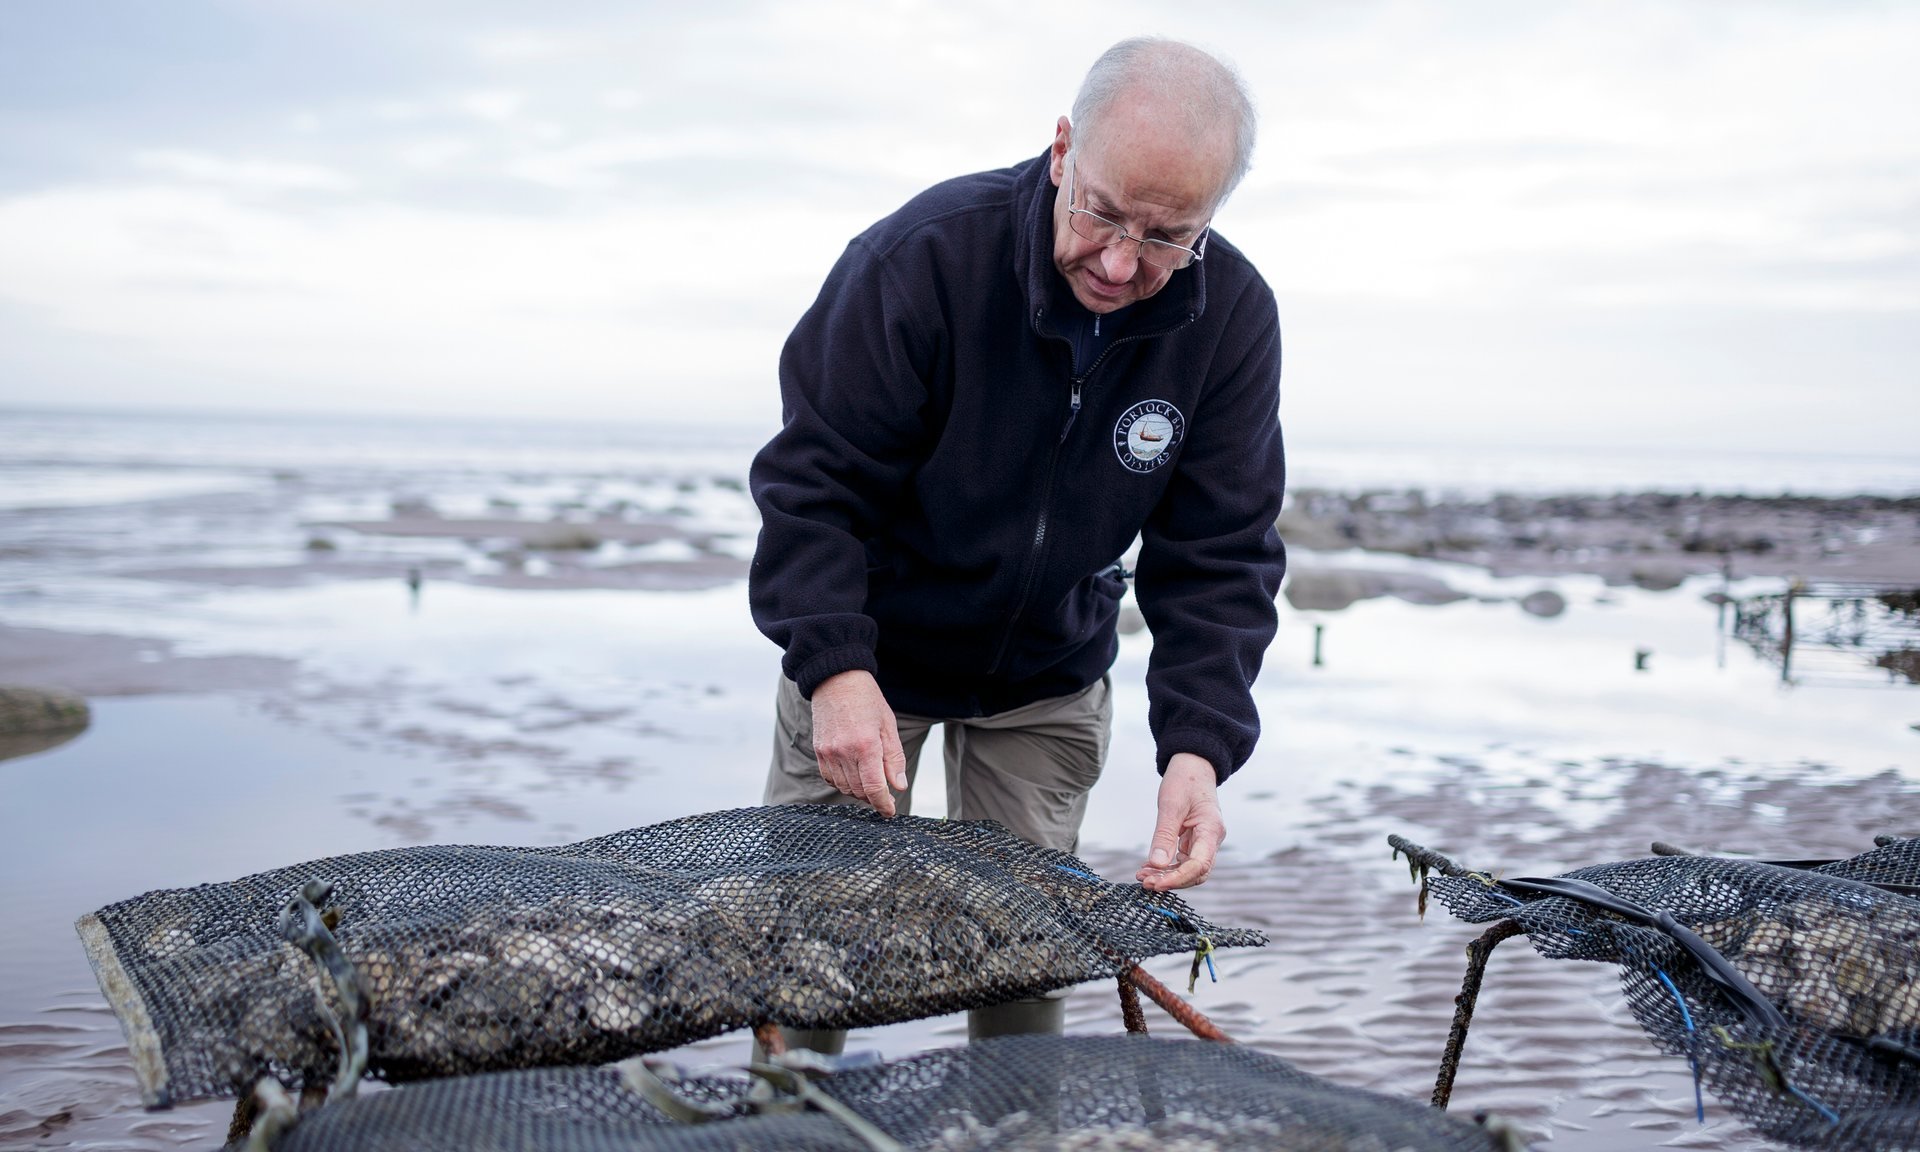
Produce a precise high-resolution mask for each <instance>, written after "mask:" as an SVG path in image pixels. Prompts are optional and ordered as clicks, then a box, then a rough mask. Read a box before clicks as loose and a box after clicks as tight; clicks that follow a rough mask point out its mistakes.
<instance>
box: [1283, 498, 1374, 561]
mask: <svg viewBox="0 0 1920 1152" xmlns="http://www.w3.org/2000/svg"><path fill="white" fill-rule="evenodd" d="M1274 527H1276V528H1278V529H1279V530H1280V539H1282V540H1284V541H1286V543H1287V547H1289V548H1306V549H1309V550H1311V551H1314V552H1337V551H1340V550H1341V549H1343V548H1351V547H1353V546H1354V542H1353V540H1352V539H1350V538H1348V537H1347V536H1345V535H1344V534H1342V533H1341V531H1340V529H1339V528H1338V527H1336V526H1335V525H1332V524H1328V523H1326V522H1324V521H1320V520H1315V519H1314V518H1313V517H1311V516H1309V515H1307V514H1306V513H1305V512H1303V511H1301V510H1300V509H1299V508H1298V507H1296V506H1293V505H1289V506H1287V507H1286V508H1284V509H1282V510H1281V512H1280V518H1279V519H1277V520H1275V521H1274Z"/></svg>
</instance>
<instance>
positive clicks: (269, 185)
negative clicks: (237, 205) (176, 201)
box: [133, 151, 355, 192]
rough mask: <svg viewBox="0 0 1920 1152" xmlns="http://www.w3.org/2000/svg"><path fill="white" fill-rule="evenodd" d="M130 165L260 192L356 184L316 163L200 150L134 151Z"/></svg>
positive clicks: (342, 187)
mask: <svg viewBox="0 0 1920 1152" xmlns="http://www.w3.org/2000/svg"><path fill="white" fill-rule="evenodd" d="M133 165H134V167H136V168H141V169H145V170H146V171H149V172H153V173H156V174H158V175H162V176H172V177H175V178H177V179H180V180H183V181H188V182H190V183H195V184H216V185H221V186H224V187H228V188H234V189H248V190H255V191H263V192H351V191H353V189H354V187H355V184H354V181H353V180H352V179H351V178H349V177H347V176H345V175H344V174H342V173H339V172H335V171H332V170H330V169H327V168H323V167H321V166H319V165H316V164H297V163H285V162H278V161H273V160H255V159H231V158H227V157H222V156H209V155H207V154H205V153H201V152H182V151H144V152H137V153H135V154H134V157H133Z"/></svg>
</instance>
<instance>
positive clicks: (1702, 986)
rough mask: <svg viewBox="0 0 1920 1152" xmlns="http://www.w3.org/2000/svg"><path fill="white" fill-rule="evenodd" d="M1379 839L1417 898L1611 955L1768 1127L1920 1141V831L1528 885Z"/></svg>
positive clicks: (1551, 945) (1535, 939)
mask: <svg viewBox="0 0 1920 1152" xmlns="http://www.w3.org/2000/svg"><path fill="white" fill-rule="evenodd" d="M1392 842H1393V844H1394V847H1395V849H1396V852H1406V853H1407V854H1408V856H1409V859H1410V860H1411V861H1412V862H1413V864H1414V865H1415V866H1416V868H1417V869H1418V870H1419V871H1420V872H1421V873H1422V874H1423V888H1422V900H1423V902H1424V900H1425V897H1426V896H1427V894H1428V893H1431V894H1432V895H1433V896H1435V897H1437V898H1438V899H1439V900H1440V901H1441V902H1442V903H1443V904H1445V905H1446V906H1447V908H1448V910H1449V911H1450V912H1452V913H1453V915H1455V916H1457V917H1459V918H1460V919H1462V920H1465V921H1468V922H1470V923H1486V922H1489V921H1509V922H1511V923H1513V924H1515V925H1517V926H1518V927H1519V928H1520V930H1522V931H1524V932H1525V933H1526V935H1527V937H1528V940H1529V941H1530V942H1531V943H1532V945H1533V947H1534V949H1535V950H1536V951H1537V952H1539V953H1540V954H1541V955H1543V956H1547V957H1550V958H1555V959H1573V960H1595V961H1601V962H1604V963H1610V964H1615V965H1618V966H1619V968H1620V979H1621V987H1622V989H1623V990H1624V992H1625V994H1626V997H1627V1001H1628V1004H1629V1006H1630V1008H1631V1010H1632V1012H1633V1014H1634V1017H1635V1019H1637V1020H1638V1021H1639V1023H1640V1025H1641V1027H1642V1029H1644V1030H1645V1032H1646V1033H1647V1035H1648V1036H1649V1037H1650V1038H1651V1039H1652V1040H1653V1041H1654V1043H1655V1045H1656V1046H1658V1047H1659V1048H1660V1049H1661V1050H1662V1051H1665V1052H1668V1053H1671V1054H1674V1055H1679V1056H1684V1057H1686V1058H1687V1059H1688V1060H1689V1062H1690V1063H1691V1064H1692V1067H1693V1070H1694V1074H1695V1077H1696V1082H1697V1083H1700V1084H1704V1085H1705V1086H1706V1088H1707V1089H1709V1090H1710V1091H1712V1093H1713V1094H1714V1095H1715V1096H1716V1097H1717V1098H1718V1099H1720V1100H1721V1101H1722V1102H1724V1103H1725V1104H1726V1105H1727V1106H1728V1107H1729V1108H1731V1109H1732V1110H1733V1111H1734V1112H1735V1113H1736V1114H1737V1115H1739V1116H1740V1117H1741V1118H1742V1119H1743V1120H1745V1121H1746V1122H1747V1123H1748V1124H1750V1125H1751V1126H1753V1127H1754V1128H1755V1129H1757V1130H1758V1131H1760V1132H1761V1133H1763V1134H1765V1135H1766V1136H1768V1137H1770V1138H1772V1139H1774V1140H1778V1141H1780V1142H1782V1143H1787V1144H1793V1145H1796V1146H1800V1147H1808V1148H1832V1149H1913V1150H1920V980H1917V979H1916V978H1917V977H1920V900H1917V899H1915V898H1914V897H1913V896H1911V895H1907V894H1906V893H1907V892H1909V891H1912V890H1913V885H1914V883H1915V881H1916V880H1920V839H1908V840H1891V841H1883V842H1882V844H1881V845H1880V846H1879V847H1877V848H1875V849H1874V850H1872V851H1870V852H1866V853H1863V854H1861V855H1859V856H1855V857H1852V858H1849V859H1846V860H1839V861H1832V862H1827V863H1824V864H1820V865H1818V866H1817V867H1808V866H1805V865H1806V864H1808V863H1809V862H1798V865H1795V866H1790V865H1782V864H1772V863H1765V862H1760V861H1755V860H1747V859H1728V858H1723V857H1713V856H1691V855H1669V856H1658V857H1653V858H1650V859H1643V860H1623V861H1618V862H1615V863H1609V864H1600V865H1595V866H1593V867H1588V868H1581V869H1577V870H1575V871H1572V872H1568V873H1565V874H1564V875H1563V876H1560V877H1555V878H1552V879H1536V880H1529V879H1517V880H1506V879H1496V878H1495V877H1493V876H1491V875H1488V874H1486V873H1478V872H1470V871H1467V870H1466V869H1463V868H1460V867H1459V866H1457V865H1455V864H1454V863H1453V862H1452V861H1451V860H1449V859H1447V858H1446V857H1445V856H1442V855H1440V854H1439V853H1436V852H1431V851H1429V850H1427V849H1424V848H1421V847H1419V846H1418V845H1413V844H1410V843H1408V842H1407V841H1404V840H1401V839H1399V838H1397V837H1395V838H1392ZM1429 869H1431V870H1433V871H1435V872H1439V873H1440V875H1425V873H1426V872H1427V871H1428V870H1429ZM1488 947H1489V948H1490V947H1491V944H1489V945H1488ZM1479 962H1482V963H1483V962H1484V953H1482V954H1481V955H1480V957H1479ZM1471 979H1472V978H1471V977H1470V980H1471ZM1463 1007H1464V1008H1466V1010H1467V1011H1469V1012H1470V1011H1471V1007H1470V1002H1469V1003H1468V1004H1465V1005H1463ZM1464 1028H1465V1025H1464V1023H1462V1022H1459V1021H1456V1036H1457V1037H1458V1038H1460V1039H1464ZM1443 1075H1444V1073H1443Z"/></svg>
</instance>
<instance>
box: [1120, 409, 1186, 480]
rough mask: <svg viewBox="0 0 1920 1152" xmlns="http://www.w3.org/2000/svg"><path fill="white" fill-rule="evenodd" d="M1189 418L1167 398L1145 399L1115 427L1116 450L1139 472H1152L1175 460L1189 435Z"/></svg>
mask: <svg viewBox="0 0 1920 1152" xmlns="http://www.w3.org/2000/svg"><path fill="white" fill-rule="evenodd" d="M1186 431H1187V421H1186V417H1184V416H1182V415H1180V409H1178V408H1175V407H1174V406H1173V405H1171V404H1169V403H1167V402H1166V401H1165V400H1142V401H1140V403H1138V404H1135V405H1134V406H1133V407H1131V408H1129V409H1127V410H1126V412H1125V414H1123V415H1122V416H1121V417H1120V420H1119V422H1118V423H1116V424H1114V426H1113V450H1114V452H1115V453H1116V454H1117V455H1119V457H1120V463H1122V464H1124V465H1126V466H1127V467H1129V468H1131V469H1133V470H1134V471H1135V472H1151V471H1153V470H1154V469H1155V468H1158V467H1160V465H1162V464H1165V463H1166V462H1167V461H1169V460H1171V459H1173V450H1174V448H1176V447H1178V446H1179V444H1180V438H1181V437H1182V436H1184V435H1186Z"/></svg>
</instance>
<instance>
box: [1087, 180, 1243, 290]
mask: <svg viewBox="0 0 1920 1152" xmlns="http://www.w3.org/2000/svg"><path fill="white" fill-rule="evenodd" d="M1076 167H1077V165H1075V164H1073V163H1068V165H1067V223H1068V224H1069V225H1071V226H1072V228H1073V230H1074V232H1075V233H1077V234H1078V235H1079V236H1080V238H1081V239H1083V240H1091V241H1092V242H1093V243H1095V244H1098V245H1100V247H1102V248H1111V247H1113V246H1114V245H1115V244H1119V243H1122V242H1124V241H1127V240H1131V241H1133V242H1134V243H1135V244H1138V245H1139V246H1140V259H1141V260H1143V261H1145V262H1146V263H1148V264H1151V265H1153V266H1154V267H1155V268H1165V269H1167V270H1168V271H1170V272H1178V271H1179V270H1180V269H1182V268H1185V267H1186V266H1187V265H1189V264H1191V263H1193V262H1194V261H1195V260H1204V259H1206V255H1207V236H1208V235H1209V234H1210V233H1211V231H1212V226H1211V225H1209V226H1208V227H1206V228H1203V229H1201V230H1200V241H1199V243H1197V244H1195V245H1194V246H1193V247H1192V248H1186V247H1183V246H1181V245H1179V244H1175V243H1174V242H1172V241H1171V240H1144V239H1142V238H1140V237H1138V236H1130V235H1128V234H1127V230H1126V229H1125V228H1122V227H1120V225H1118V224H1115V223H1114V222H1113V221H1111V220H1109V219H1107V218H1106V217H1105V216H1102V215H1100V214H1099V213H1098V212H1094V211H1091V210H1089V209H1086V208H1076V207H1074V206H1073V177H1074V169H1075V168H1076Z"/></svg>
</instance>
